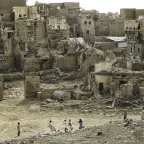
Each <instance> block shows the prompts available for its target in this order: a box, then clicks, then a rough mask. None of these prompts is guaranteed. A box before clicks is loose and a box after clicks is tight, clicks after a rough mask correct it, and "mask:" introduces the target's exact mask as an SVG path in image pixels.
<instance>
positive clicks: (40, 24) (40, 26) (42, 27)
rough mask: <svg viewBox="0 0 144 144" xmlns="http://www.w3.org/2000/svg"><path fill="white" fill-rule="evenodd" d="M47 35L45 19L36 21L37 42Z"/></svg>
mask: <svg viewBox="0 0 144 144" xmlns="http://www.w3.org/2000/svg"><path fill="white" fill-rule="evenodd" d="M46 37H47V33H46V23H45V21H41V20H37V21H35V40H36V42H38V41H40V40H42V39H44V38H46Z"/></svg>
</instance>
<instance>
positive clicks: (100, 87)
mask: <svg viewBox="0 0 144 144" xmlns="http://www.w3.org/2000/svg"><path fill="white" fill-rule="evenodd" d="M103 91H104V84H103V83H99V92H103Z"/></svg>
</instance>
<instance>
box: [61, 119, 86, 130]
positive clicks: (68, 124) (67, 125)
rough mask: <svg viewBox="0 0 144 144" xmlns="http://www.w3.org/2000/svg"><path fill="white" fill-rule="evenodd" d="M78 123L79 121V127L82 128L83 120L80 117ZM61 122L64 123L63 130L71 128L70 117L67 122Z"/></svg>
mask: <svg viewBox="0 0 144 144" xmlns="http://www.w3.org/2000/svg"><path fill="white" fill-rule="evenodd" d="M78 123H79V129H83V128H84V126H83V121H82V120H81V119H79V122H78ZM63 124H64V125H65V132H68V130H69V129H70V130H69V131H72V130H73V126H72V122H71V119H69V121H68V123H67V121H66V120H64V122H63ZM68 128H69V129H68Z"/></svg>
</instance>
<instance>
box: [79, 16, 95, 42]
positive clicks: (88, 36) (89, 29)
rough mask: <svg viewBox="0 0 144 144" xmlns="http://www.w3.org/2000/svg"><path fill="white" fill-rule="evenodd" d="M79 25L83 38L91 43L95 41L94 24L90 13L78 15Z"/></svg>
mask: <svg viewBox="0 0 144 144" xmlns="http://www.w3.org/2000/svg"><path fill="white" fill-rule="evenodd" d="M80 27H81V32H82V36H83V38H84V40H85V41H86V42H91V43H93V42H94V41H95V26H94V21H93V19H92V17H91V16H90V15H87V16H85V15H82V16H80Z"/></svg>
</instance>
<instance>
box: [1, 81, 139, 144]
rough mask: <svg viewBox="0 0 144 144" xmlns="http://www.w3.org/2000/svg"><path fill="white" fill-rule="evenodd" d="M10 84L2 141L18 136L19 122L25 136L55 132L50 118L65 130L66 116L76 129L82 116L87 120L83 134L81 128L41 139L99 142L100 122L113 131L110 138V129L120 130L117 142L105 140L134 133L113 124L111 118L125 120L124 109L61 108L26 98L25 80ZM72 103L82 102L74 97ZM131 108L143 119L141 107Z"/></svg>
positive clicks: (4, 106) (103, 128)
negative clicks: (69, 109)
mask: <svg viewBox="0 0 144 144" xmlns="http://www.w3.org/2000/svg"><path fill="white" fill-rule="evenodd" d="M8 87H11V88H9V89H8V90H5V96H4V98H5V100H4V101H2V102H0V141H4V140H11V139H17V138H16V135H17V128H16V127H17V122H20V123H21V137H20V139H22V138H28V137H32V136H34V135H37V134H38V133H40V134H46V133H51V132H50V129H49V128H48V122H49V120H52V121H53V125H54V126H55V127H56V129H57V130H60V131H61V132H64V125H63V120H64V119H71V120H72V123H73V126H74V131H75V130H78V123H77V122H78V120H79V118H81V119H82V120H83V121H84V126H85V128H88V129H86V130H84V132H82V133H81V132H80V136H79V131H77V132H75V133H74V134H62V135H58V136H53V137H51V136H50V137H48V138H47V140H46V139H42V140H41V142H40V141H39V140H40V139H39V138H38V139H37V143H45V142H46V143H48V141H54V142H56V141H59V143H62V144H64V143H67V144H69V143H74V144H75V143H79V144H84V143H96V142H97V143H98V141H96V140H95V137H96V134H97V131H98V128H95V126H100V127H99V129H100V131H104V134H106V133H109V135H106V139H110V137H111V138H112V135H111V133H113V132H107V131H108V130H109V129H112V130H113V131H114V133H117V134H116V135H118V138H116V139H114V140H113V142H108V141H109V140H105V141H106V143H109V144H112V143H114V142H116V141H117V140H118V139H119V137H120V139H122V137H126V135H129V136H131V135H130V134H131V132H130V131H129V130H125V128H123V126H122V127H120V128H118V125H115V124H109V122H110V121H112V122H113V123H114V121H122V113H121V111H120V110H100V109H97V110H95V111H92V112H87V111H76V110H75V111H73V110H71V111H64V110H62V111H60V110H51V109H47V108H41V107H40V105H39V102H37V101H28V100H25V99H24V97H23V82H14V83H12V84H11V85H8ZM69 103H80V102H79V101H71V102H69ZM128 111H129V117H132V118H133V119H135V120H138V119H140V110H132V109H130V110H128ZM89 128H90V129H89ZM112 130H111V131H112ZM121 134H122V135H121ZM88 135H90V136H88ZM108 137H109V138H108ZM112 139H113V138H112ZM98 140H99V138H98ZM128 140H129V141H130V140H131V139H130V138H129V137H128ZM135 140H136V139H135V138H133V141H134V142H135ZM100 141H101V140H100ZM133 141H131V143H133ZM127 142H128V141H127ZM99 143H100V142H99ZM102 143H103V142H102Z"/></svg>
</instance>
